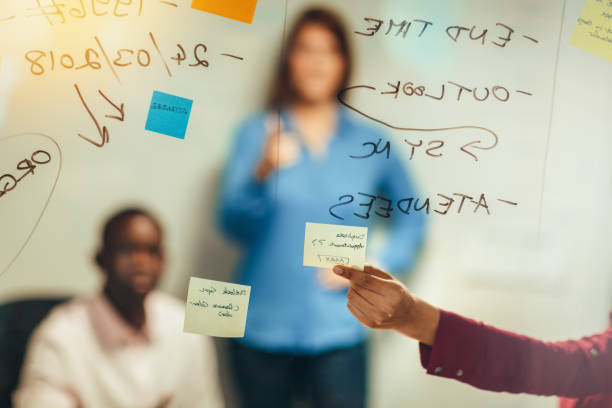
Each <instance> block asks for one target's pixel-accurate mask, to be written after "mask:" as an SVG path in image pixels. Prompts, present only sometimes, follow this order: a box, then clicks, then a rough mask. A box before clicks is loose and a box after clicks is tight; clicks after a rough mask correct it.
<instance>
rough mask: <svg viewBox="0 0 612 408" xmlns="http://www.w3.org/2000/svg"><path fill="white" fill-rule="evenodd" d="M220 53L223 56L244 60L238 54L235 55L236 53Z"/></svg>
mask: <svg viewBox="0 0 612 408" xmlns="http://www.w3.org/2000/svg"><path fill="white" fill-rule="evenodd" d="M221 55H223V56H225V57H231V58H236V59H239V60H241V61H242V60H244V58H242V57H239V56H237V55H232V54H226V53H222V54H221Z"/></svg>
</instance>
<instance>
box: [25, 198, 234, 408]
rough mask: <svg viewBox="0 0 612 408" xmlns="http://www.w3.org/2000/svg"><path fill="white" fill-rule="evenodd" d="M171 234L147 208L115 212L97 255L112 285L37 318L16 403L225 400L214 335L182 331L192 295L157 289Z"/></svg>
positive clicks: (151, 406)
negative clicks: (166, 235) (182, 297)
mask: <svg viewBox="0 0 612 408" xmlns="http://www.w3.org/2000/svg"><path fill="white" fill-rule="evenodd" d="M162 239H163V232H162V228H161V226H160V223H159V222H158V221H157V220H156V219H155V218H154V217H153V216H151V215H150V214H149V213H147V212H145V211H144V210H141V209H138V208H133V209H126V210H123V211H120V212H118V213H117V214H115V215H114V216H112V217H111V218H110V219H109V220H108V221H107V222H106V225H105V226H104V230H103V234H102V245H101V248H100V250H99V252H98V253H97V255H96V257H95V260H96V263H97V264H98V266H99V267H100V268H101V270H102V271H103V273H104V276H105V283H104V287H103V289H102V291H101V292H100V293H98V294H97V295H94V296H92V297H88V298H81V299H76V300H73V301H70V302H69V303H67V304H63V305H60V306H57V307H56V308H55V309H53V310H52V311H51V312H50V314H49V316H47V317H46V318H45V319H44V320H43V321H42V322H41V324H40V325H39V326H38V327H37V329H36V330H35V332H34V334H33V335H32V338H31V340H30V343H29V345H28V350H27V353H26V358H25V361H24V366H23V369H22V374H21V381H20V385H19V387H18V389H17V391H16V392H15V394H14V405H15V407H17V408H22V407H23V408H25V407H32V408H40V407H53V408H60V407H66V408H68V407H70V408H76V407H87V408H92V407H104V408H109V407H113V408H121V407H125V408H133V407H147V408H162V407H163V408H170V407H221V406H223V403H222V400H221V397H220V392H219V388H218V384H217V382H218V381H217V369H216V367H217V365H216V356H215V352H214V348H213V345H212V342H211V340H210V339H209V338H207V337H204V336H197V335H193V334H186V333H183V328H182V326H183V318H184V304H183V302H181V301H179V300H176V299H174V298H171V297H169V296H166V295H163V294H161V293H158V292H155V291H154V288H155V287H156V285H157V282H158V280H159V278H160V277H161V275H162V273H163V270H164V264H165V256H164V249H163V243H162Z"/></svg>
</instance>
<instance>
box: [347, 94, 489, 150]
mask: <svg viewBox="0 0 612 408" xmlns="http://www.w3.org/2000/svg"><path fill="white" fill-rule="evenodd" d="M360 88H363V89H370V90H372V91H376V88H375V87H373V86H369V85H354V86H349V87H346V88H344V89H342V90H341V91H340V92H338V95H337V98H338V101H339V102H340V103H341V104H342V105H344V106H346V107H347V108H349V109H350V110H352V111H354V112H357V113H358V114H360V115H361V116H363V117H365V118H368V119H370V120H372V121H374V122H376V123H380V124H381V125H383V126H386V127H388V128H390V129H394V130H402V131H409V132H443V131H447V130H457V129H477V130H482V131H485V132H487V133H489V134H490V135H491V136H493V139H494V140H495V142H494V143H493V145H491V146H489V147H482V146H475V145H474V143H482V141H481V140H474V141H472V142H469V143H468V144H466V145H464V146H463V147H467V146H469V147H473V148H474V149H480V150H491V149H493V148H494V147H495V146H497V144H498V142H499V136H497V134H496V133H495V132H494V131H492V130H491V129H487V128H485V127H482V126H470V125H465V126H450V127H444V128H431V129H426V128H409V127H400V126H395V125H392V124H390V123H387V122H385V121H384V120H382V119H377V118H375V117H374V116H372V115H369V114H367V113H365V112H362V111H360V110H359V109H357V108H355V107H354V106H351V105H349V104H348V103H347V102H346V101H345V100H344V99H343V96H344V94H345V93H346V92H347V91H350V90H353V89H360ZM462 150H463V148H462ZM466 153H468V152H466ZM468 154H469V153H468ZM476 160H478V159H476Z"/></svg>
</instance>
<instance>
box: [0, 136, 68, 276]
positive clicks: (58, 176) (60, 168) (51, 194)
mask: <svg viewBox="0 0 612 408" xmlns="http://www.w3.org/2000/svg"><path fill="white" fill-rule="evenodd" d="M31 135H34V136H41V137H44V138H46V139H48V140H50V141H51V142H53V144H54V145H55V147H57V151H58V153H59V166H58V168H57V176H55V181H54V182H53V186H52V187H51V192H50V193H49V197H47V201H46V202H45V205H44V206H43V209H42V211H41V212H40V215H39V216H38V219H37V220H36V223H34V227H32V230H31V231H30V233H29V234H28V236H27V238H26V240H25V241H24V242H23V245H22V246H21V248H19V251H17V254H15V256H14V257H13V259H11V261H10V262H9V263H8V265H7V266H6V267H5V268H4V269H3V270H2V271H1V272H0V276H2V274H4V272H6V271H8V270H9V268H10V267H11V266H13V264H14V263H15V261H16V260H17V258H19V255H21V253H22V252H23V250H24V249H25V247H26V246H27V245H28V243H29V242H30V239H32V235H34V231H36V229H37V228H38V224H40V220H41V219H42V217H43V215H45V212H46V211H47V207H48V206H49V202H50V201H51V197H53V193H54V192H55V188H56V187H57V182H58V181H59V178H60V174H61V173H62V163H63V158H62V148H61V147H60V145H59V143H57V142H56V141H55V139H53V138H52V137H51V136H47V135H45V134H42V133H36V132H28V133H18V134H15V135H11V136H7V137H4V138H0V142H1V141H3V140H7V139H11V138H14V137H19V136H31Z"/></svg>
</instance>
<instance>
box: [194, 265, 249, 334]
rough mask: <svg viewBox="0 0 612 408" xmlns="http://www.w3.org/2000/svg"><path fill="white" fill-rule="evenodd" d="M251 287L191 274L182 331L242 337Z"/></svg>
mask: <svg viewBox="0 0 612 408" xmlns="http://www.w3.org/2000/svg"><path fill="white" fill-rule="evenodd" d="M250 295H251V287H250V286H246V285H238V284H235V283H227V282H219V281H214V280H209V279H201V278H195V277H191V279H189V290H188V292H187V305H186V306H185V323H184V325H183V331H185V332H189V333H198V334H206V335H209V336H215V337H243V336H244V326H245V324H246V318H247V311H248V309H249V297H250Z"/></svg>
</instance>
